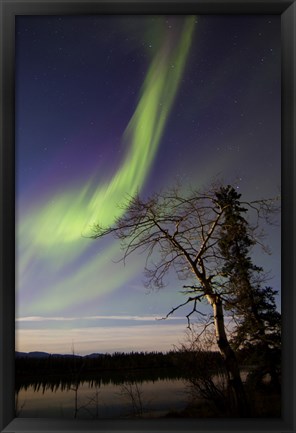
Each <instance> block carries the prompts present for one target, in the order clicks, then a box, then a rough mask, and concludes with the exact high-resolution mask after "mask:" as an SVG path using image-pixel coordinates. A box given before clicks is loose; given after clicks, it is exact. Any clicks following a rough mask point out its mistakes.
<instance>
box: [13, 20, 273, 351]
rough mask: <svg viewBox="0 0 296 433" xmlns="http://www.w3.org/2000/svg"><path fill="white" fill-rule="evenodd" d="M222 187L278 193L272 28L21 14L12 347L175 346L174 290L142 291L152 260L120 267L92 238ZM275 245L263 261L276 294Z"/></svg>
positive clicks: (114, 249)
mask: <svg viewBox="0 0 296 433" xmlns="http://www.w3.org/2000/svg"><path fill="white" fill-rule="evenodd" d="M215 177H218V178H219V179H223V180H225V182H230V183H232V184H233V183H235V184H236V186H237V188H239V189H240V191H241V192H242V194H244V195H245V197H246V198H250V199H258V198H263V197H270V196H274V195H277V194H278V192H279V189H280V20H279V18H278V17H276V16H229V17H228V16H224V17H219V16H200V17H194V16H188V17H186V16H184V17H181V16H175V17H173V16H112V15H110V16H83V17H82V16H81V17H79V16H76V17H75V16H73V17H71V16H64V17H54V16H53V17H49V16H47V17H38V16H36V17H25V16H24V17H18V19H17V35H16V242H17V243H16V247H17V248H16V249H17V253H16V300H17V305H16V318H17V349H18V350H23V351H29V350H44V351H48V352H64V353H69V352H70V351H71V346H72V344H75V348H76V350H77V352H79V353H89V352H94V351H99V352H104V351H116V350H122V351H128V350H138V349H141V350H146V349H147V350H150V349H153V346H151V344H152V340H153V341H154V344H156V346H158V347H155V349H159V348H160V347H161V348H162V349H163V350H168V349H170V348H171V345H172V344H177V343H178V338H181V336H182V332H183V331H184V329H185V324H186V319H184V318H183V317H176V318H174V319H172V320H169V321H156V320H155V317H162V316H163V315H165V314H166V313H167V311H168V310H169V309H170V308H171V307H172V306H173V305H175V304H176V303H178V301H179V300H180V299H182V297H181V295H180V294H179V293H178V290H180V289H181V284H180V282H178V281H177V280H176V279H175V278H174V277H173V276H172V279H171V284H170V287H168V288H166V289H164V290H163V291H161V292H158V293H154V292H153V293H147V290H146V289H145V288H144V285H143V272H142V271H143V267H144V263H145V257H142V256H136V257H134V258H133V260H131V261H129V262H128V263H127V264H126V265H125V266H124V265H123V264H122V263H121V262H120V263H118V259H119V258H120V255H121V251H120V248H119V245H118V243H117V242H116V241H114V240H112V239H104V240H100V241H96V240H92V239H90V238H89V237H88V236H89V234H90V233H91V227H92V225H93V224H94V223H97V222H100V223H101V224H104V225H108V224H112V222H113V221H114V220H115V219H116V218H117V217H118V216H120V215H121V214H122V213H123V212H124V211H125V204H126V202H127V198H128V197H129V196H132V195H133V194H135V193H137V192H139V193H140V194H142V195H145V196H147V195H149V194H151V193H153V192H154V191H158V190H159V189H161V188H166V187H169V186H171V185H172V184H175V183H176V182H179V183H180V184H181V187H182V188H184V189H186V188H187V187H188V186H189V185H194V186H204V185H207V184H208V183H210V182H211V181H212V180H213V178H215ZM279 233H280V229H279V227H277V228H271V229H269V231H268V244H269V245H270V247H271V249H272V255H271V256H267V257H266V256H262V257H261V255H258V258H259V260H261V263H262V264H263V266H264V268H265V269H266V270H271V274H272V276H273V279H272V284H274V286H275V288H278V289H279V288H280V287H279V284H280V251H279V246H280V237H279ZM258 254H259V253H258ZM156 334H157V337H156ZM144 336H145V338H144ZM151 337H152V338H151ZM163 340H165V341H166V346H165V347H164V344H163Z"/></svg>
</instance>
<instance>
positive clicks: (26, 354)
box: [15, 351, 103, 359]
mask: <svg viewBox="0 0 296 433" xmlns="http://www.w3.org/2000/svg"><path fill="white" fill-rule="evenodd" d="M49 356H52V357H54V358H99V357H101V356H103V355H102V354H101V353H91V354H89V355H85V356H81V355H73V354H59V353H47V352H38V351H36V352H15V357H16V358H39V359H40V358H48V357H49Z"/></svg>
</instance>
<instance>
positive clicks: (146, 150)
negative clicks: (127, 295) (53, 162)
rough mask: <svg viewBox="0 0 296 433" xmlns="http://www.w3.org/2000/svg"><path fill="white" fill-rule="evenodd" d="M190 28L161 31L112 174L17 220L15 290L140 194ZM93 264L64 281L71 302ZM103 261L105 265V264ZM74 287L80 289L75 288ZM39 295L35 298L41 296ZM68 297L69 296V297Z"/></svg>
mask: <svg viewBox="0 0 296 433" xmlns="http://www.w3.org/2000/svg"><path fill="white" fill-rule="evenodd" d="M194 25H195V17H194V16H190V17H187V18H186V20H184V27H183V30H182V34H181V36H180V37H179V39H178V40H176V39H172V38H171V35H170V33H168V32H166V35H165V37H164V41H163V43H162V44H161V46H160V49H159V50H158V51H157V52H156V54H155V56H154V58H153V60H152V62H151V65H150V67H149V69H148V72H147V75H146V78H145V81H144V83H143V85H142V88H141V93H140V98H139V101H138V104H137V106H136V109H135V111H134V114H133V116H132V118H131V119H130V121H129V123H128V125H127V127H126V130H125V132H124V135H123V141H124V143H125V145H126V148H127V151H126V155H125V157H124V159H123V162H122V164H121V166H120V167H119V169H118V171H117V172H116V173H115V175H114V176H113V177H112V178H111V179H110V180H109V181H107V182H105V183H103V184H100V185H97V184H96V183H95V182H96V181H95V180H94V178H90V179H89V181H88V182H86V183H85V184H84V185H83V186H76V187H75V186H73V187H72V188H69V189H68V190H66V191H63V192H60V193H56V194H55V195H53V196H51V197H47V199H46V201H45V202H44V203H40V202H39V203H38V205H37V206H36V207H35V208H31V209H30V210H29V211H28V212H27V213H26V214H25V215H22V216H21V217H20V218H19V221H18V225H17V236H18V249H19V254H18V262H17V265H18V275H17V284H18V289H19V290H20V291H21V290H22V286H23V278H25V279H30V280H31V283H32V278H33V279H34V273H33V275H31V274H32V272H30V268H31V266H32V262H34V261H35V262H37V261H42V262H43V266H42V268H44V269H45V271H46V269H47V271H48V272H50V271H52V270H60V269H61V268H62V267H63V266H66V265H68V264H69V263H71V262H73V260H76V259H77V257H79V256H81V255H82V254H83V252H84V251H85V250H86V249H87V248H88V247H89V246H90V243H92V242H93V241H91V240H90V239H88V236H89V235H90V234H91V230H92V228H93V226H94V224H97V223H99V224H100V225H102V226H109V225H112V224H113V223H114V222H115V220H116V219H117V218H118V217H120V216H122V215H123V214H124V212H125V211H126V208H125V207H124V205H125V204H126V202H127V200H126V199H127V193H128V194H129V196H133V195H135V194H136V193H138V192H139V191H140V190H141V189H142V187H143V185H144V184H145V180H146V179H147V177H148V175H149V172H150V169H151V166H152V164H153V161H154V158H155V155H156V153H157V150H158V147H159V144H160V142H161V138H162V135H163V132H164V128H165V125H166V122H167V119H168V116H169V114H170V111H171V108H172V106H173V102H174V99H175V96H176V94H177V90H178V87H179V84H180V80H181V77H182V73H183V71H184V67H185V63H186V58H187V55H188V51H189V48H190V44H191V39H192V34H193V29H194ZM111 251H112V252H113V251H114V245H113V246H112V245H110V246H109V249H108V251H104V254H105V253H106V256H109V253H110V252H111ZM98 259H99V257H98V255H94V257H93V258H92V259H90V260H89V262H88V263H86V264H85V265H83V266H82V267H81V268H79V267H78V268H77V270H76V273H74V274H73V273H72V275H71V277H68V279H69V278H70V280H71V284H69V287H70V286H71V288H72V296H73V294H74V291H75V302H76V301H77V302H78V301H79V300H81V299H83V298H84V297H85V293H83V291H81V290H80V293H78V292H79V287H77V285H76V284H73V283H74V282H75V281H76V280H77V281H79V282H81V278H80V276H79V273H81V272H82V271H83V272H82V273H83V276H85V271H86V270H87V272H88V273H89V274H90V273H92V272H95V274H96V275H98V269H99V268H100V263H99V260H98ZM103 261H104V263H105V260H103ZM131 268H133V267H131ZM122 277H123V276H122V275H121V276H120V278H118V281H113V284H111V286H112V287H110V285H109V286H107V287H106V285H104V287H105V288H103V287H102V288H101V289H100V288H99V289H98V286H97V284H94V289H93V290H90V291H91V292H94V293H93V295H94V294H95V292H96V294H98V290H99V293H102V291H107V290H108V291H109V290H110V289H111V290H112V288H113V289H114V288H117V287H119V286H120V285H122V284H124V281H123V278H122ZM130 277H131V272H126V275H125V278H126V279H127V280H128V279H129V278H130ZM66 278H67V277H65V280H64V279H63V280H61V281H60V284H58V285H59V288H60V290H61V288H62V287H63V288H64V289H65V288H66V287H67V286H68V284H67V281H66ZM119 280H120V281H119ZM33 281H34V280H33ZM84 281H85V279H84ZM79 286H80V287H81V285H80V284H79ZM74 287H76V290H75V288H74ZM48 290H49V288H48ZM60 290H59V293H60ZM42 291H43V290H42ZM87 293H89V291H88V292H87ZM55 294H57V291H56V290H52V288H51V290H50V293H47V294H46V298H48V299H47V300H45V298H43V299H42V301H41V300H40V301H41V302H39V301H37V304H35V303H34V304H35V306H36V307H37V306H38V308H42V305H43V306H44V303H46V302H49V301H50V307H51V309H52V308H53V307H54V308H57V307H58V306H59V307H60V308H62V305H61V299H60V297H59V300H56V302H53V303H52V301H53V298H54V296H55ZM89 294H90V293H89ZM39 295H40V296H41V293H40V294H39ZM69 295H70V296H71V294H70V293H69ZM66 302H68V303H69V299H68V297H65V305H67V304H66ZM63 303H64V302H62V304H63ZM53 304H55V305H53ZM48 306H49V305H48Z"/></svg>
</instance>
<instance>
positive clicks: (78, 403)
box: [16, 379, 188, 419]
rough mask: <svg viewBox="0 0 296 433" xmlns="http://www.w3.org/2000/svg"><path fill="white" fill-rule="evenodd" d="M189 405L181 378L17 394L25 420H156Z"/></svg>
mask: <svg viewBox="0 0 296 433" xmlns="http://www.w3.org/2000/svg"><path fill="white" fill-rule="evenodd" d="M187 403H188V392H187V387H186V384H185V383H184V381H183V380H181V379H159V380H157V381H143V382H134V383H131V382H127V383H123V384H122V385H115V384H113V383H109V384H101V385H100V386H98V385H95V384H93V383H91V382H82V383H80V384H79V386H77V387H75V386H73V385H72V386H71V387H70V389H67V388H66V389H65V388H64V389H62V387H61V386H58V387H52V386H50V385H48V386H46V387H40V388H39V389H38V388H37V389H36V387H33V386H32V385H30V386H28V387H27V388H26V389H24V388H21V389H20V391H19V392H18V393H17V394H16V412H17V416H18V417H24V418H28V417H30V418H72V419H73V418H77V419H96V418H121V417H123V418H124V417H135V416H145V417H159V416H164V415H165V414H167V413H169V412H171V411H178V410H182V409H184V408H185V407H186V405H187Z"/></svg>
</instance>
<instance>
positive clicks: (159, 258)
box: [93, 186, 274, 416]
mask: <svg viewBox="0 0 296 433" xmlns="http://www.w3.org/2000/svg"><path fill="white" fill-rule="evenodd" d="M221 188H223V187H222V186H219V187H213V188H211V189H210V190H209V191H207V192H200V191H192V192H191V193H190V194H188V195H187V196H183V195H182V194H180V193H179V191H178V189H172V190H170V191H169V192H167V193H165V194H155V195H153V196H152V197H151V198H149V199H147V200H141V199H140V197H139V196H137V197H135V198H132V199H131V200H130V201H129V203H128V206H127V207H128V210H127V212H126V213H125V215H124V216H123V217H121V218H119V219H118V220H117V222H116V224H115V225H114V226H113V227H107V228H106V227H101V226H100V225H96V226H95V227H94V233H93V238H100V237H103V236H106V235H109V234H113V235H114V236H115V237H116V238H118V239H119V240H120V241H121V246H122V249H123V258H122V260H123V261H124V262H125V261H126V259H127V258H128V256H130V255H131V254H133V253H135V252H141V253H145V254H146V256H147V259H146V268H145V276H146V284H147V286H150V287H154V288H161V287H163V286H164V285H165V283H166V276H167V275H168V273H169V271H171V270H172V269H173V270H174V271H175V272H176V274H177V276H178V278H179V279H180V280H186V281H187V282H188V283H189V284H186V285H184V286H183V289H184V290H183V292H184V294H185V295H186V296H187V299H186V301H185V302H184V303H182V304H180V305H178V306H176V307H175V308H173V309H172V310H171V311H170V312H169V313H168V314H167V317H168V316H169V315H171V314H173V313H174V312H175V311H176V310H177V309H179V308H180V307H182V306H185V305H187V304H191V305H192V309H191V311H190V312H189V313H188V315H187V319H188V325H189V326H190V318H191V316H192V315H193V314H194V313H200V314H203V313H202V312H201V311H199V310H198V304H199V303H201V302H205V303H207V304H208V305H209V306H210V307H211V311H212V319H211V320H213V323H214V327H215V338H216V343H217V345H218V348H219V351H220V353H221V355H222V357H223V359H224V362H225V367H226V370H227V374H228V386H229V389H230V391H231V393H232V397H233V402H234V407H235V408H236V410H237V413H238V415H240V416H246V414H247V413H248V404H247V399H246V395H245V391H244V387H243V383H242V380H241V377H240V371H239V366H238V362H237V359H236V356H235V353H234V351H233V349H232V348H231V345H230V343H229V339H228V336H227V332H226V327H225V321H224V309H225V306H226V307H227V308H228V309H230V310H231V303H230V302H229V301H231V299H232V298H231V295H232V293H231V285H230V284H229V278H227V276H225V273H224V272H223V266H224V264H225V257H224V256H223V255H222V254H221V251H220V249H219V240H220V238H221V230H222V228H223V227H224V223H225V215H226V214H227V210H228V209H229V207H231V206H232V201H231V200H227V191H228V194H230V195H231V193H232V192H233V188H231V187H229V188H228V190H227V191H226V197H225V200H224V201H223V202H221V200H219V199H218V197H217V193H219V191H221ZM242 204H243V205H244V207H245V208H248V209H249V210H252V211H254V214H255V215H254V216H255V217H256V221H254V224H253V226H251V225H249V226H248V230H249V235H250V237H251V238H252V239H254V243H255V242H257V239H255V235H256V229H257V228H258V226H259V222H260V218H263V217H266V216H267V215H270V212H271V211H272V210H274V201H273V200H262V201H255V202H250V203H244V202H242Z"/></svg>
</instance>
